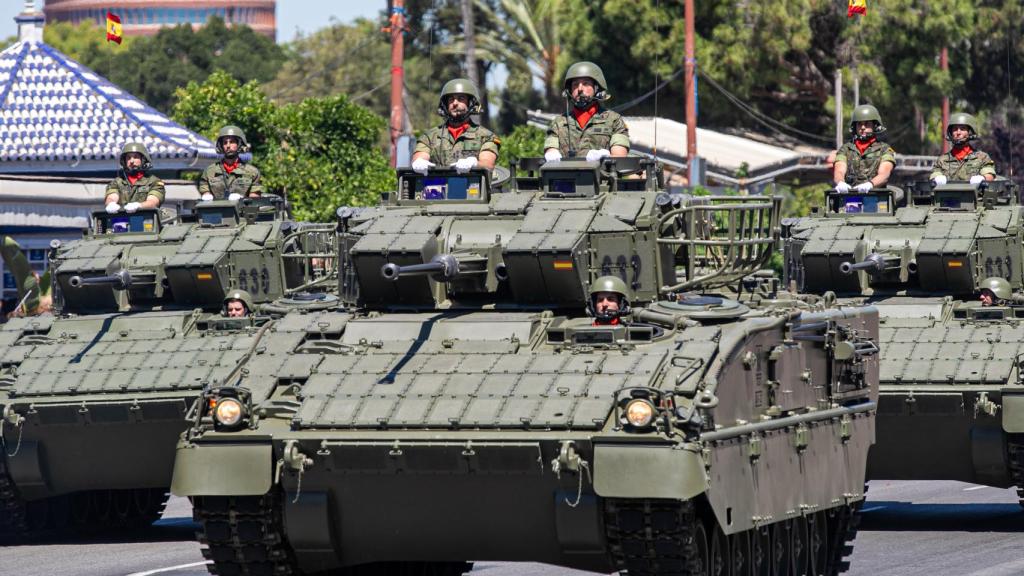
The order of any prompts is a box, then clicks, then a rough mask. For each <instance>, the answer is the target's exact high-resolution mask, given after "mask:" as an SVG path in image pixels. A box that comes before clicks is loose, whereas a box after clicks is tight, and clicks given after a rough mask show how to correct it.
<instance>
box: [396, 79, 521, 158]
mask: <svg viewBox="0 0 1024 576" xmlns="http://www.w3.org/2000/svg"><path fill="white" fill-rule="evenodd" d="M437 113H438V115H440V116H442V117H443V118H444V124H441V125H440V126H438V127H436V128H432V129H430V130H428V131H426V132H424V133H423V134H422V135H421V136H420V137H419V139H417V140H416V151H415V152H413V155H412V169H413V170H415V171H416V172H419V173H420V174H426V173H427V170H429V169H430V167H431V166H437V165H441V166H454V167H455V170H456V171H458V172H459V173H460V174H465V173H466V172H469V171H470V170H472V169H473V168H476V167H480V168H486V169H488V170H492V169H493V168H494V163H495V162H497V160H498V150H499V149H500V147H501V140H500V139H498V137H497V136H495V135H494V133H493V132H491V131H490V130H488V129H487V128H484V127H483V126H479V125H477V124H476V123H475V122H473V118H472V115H473V114H479V113H480V92H479V90H477V87H476V85H475V84H473V83H472V82H470V81H469V80H466V79H465V78H456V79H454V80H450V81H448V83H446V84H445V85H444V87H443V88H441V97H440V98H439V99H438V103H437Z"/></svg>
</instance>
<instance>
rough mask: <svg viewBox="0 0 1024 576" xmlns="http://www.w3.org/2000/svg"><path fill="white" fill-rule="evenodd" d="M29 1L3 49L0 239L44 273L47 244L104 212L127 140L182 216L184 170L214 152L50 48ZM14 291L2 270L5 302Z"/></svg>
mask: <svg viewBox="0 0 1024 576" xmlns="http://www.w3.org/2000/svg"><path fill="white" fill-rule="evenodd" d="M26 4H27V5H26V9H25V11H24V12H22V13H21V14H19V15H18V16H17V18H15V20H16V21H17V23H18V36H19V40H18V42H16V43H15V44H13V45H12V46H10V47H8V48H7V49H6V50H4V51H3V52H0V235H9V236H11V237H13V238H14V239H15V240H17V241H18V243H19V244H21V247H22V248H23V249H24V250H25V252H26V255H27V256H28V259H29V262H30V264H31V265H32V267H33V268H34V269H36V270H37V271H40V272H42V271H43V270H45V268H46V266H47V255H48V248H49V246H50V241H51V240H55V239H56V240H60V241H62V242H67V241H70V240H74V239H76V238H81V236H82V230H83V229H85V228H87V227H88V226H89V222H90V216H91V213H92V211H94V210H98V209H102V207H103V198H104V192H105V190H106V183H107V182H109V181H110V179H111V178H112V177H114V175H115V174H116V173H117V169H118V168H117V164H118V159H119V157H120V152H121V147H122V146H123V145H124V144H125V143H127V142H142V143H144V144H145V145H146V148H147V149H148V150H149V152H150V154H151V156H152V157H153V169H154V172H155V173H157V174H158V175H160V176H161V177H163V178H164V180H165V182H166V188H167V197H166V198H165V200H164V206H168V207H172V208H175V209H178V210H179V211H180V210H182V209H184V208H186V207H188V206H189V205H191V203H193V202H194V201H195V200H197V199H198V197H199V194H198V191H197V190H196V186H195V184H194V183H192V182H186V181H185V180H182V179H181V175H182V173H185V172H195V171H200V170H203V169H204V168H206V166H208V165H210V164H211V163H213V162H214V161H216V159H217V158H218V155H217V151H216V150H215V149H214V145H213V143H212V142H210V141H209V140H208V139H206V138H204V137H202V136H200V135H199V134H196V133H194V132H192V131H190V130H188V129H187V128H185V127H183V126H181V125H179V124H176V123H175V122H173V121H171V120H170V119H168V118H167V117H166V116H164V115H163V114H161V113H160V112H159V111H157V110H155V109H153V108H151V107H150V106H148V105H146V103H144V102H142V101H140V100H139V99H137V98H135V97H134V96H132V95H131V94H128V93H127V92H125V91H124V90H122V89H121V88H118V87H117V86H115V85H114V84H112V83H111V82H110V81H109V80H107V79H106V78H103V77H102V76H100V75H98V74H96V73H95V72H93V71H92V70H89V69H88V68H85V67H84V66H82V65H81V64H79V63H78V62H75V61H74V60H72V59H70V58H68V57H67V56H65V55H64V54H62V53H60V52H59V51H57V50H55V49H54V48H53V47H52V46H48V45H47V44H45V43H44V42H43V23H44V16H43V13H42V12H39V11H38V10H36V9H35V8H34V7H33V6H32V2H31V1H29V2H27V3H26ZM13 293H15V290H14V281H13V279H12V278H11V277H10V275H9V274H7V273H4V274H3V284H2V287H0V297H2V298H4V299H10V296H11V295H12V294H13Z"/></svg>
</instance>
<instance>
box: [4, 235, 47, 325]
mask: <svg viewBox="0 0 1024 576" xmlns="http://www.w3.org/2000/svg"><path fill="white" fill-rule="evenodd" d="M0 256H2V257H3V260H4V266H5V267H6V268H7V269H8V270H9V271H10V273H11V276H12V277H13V278H14V283H15V285H16V286H17V288H18V305H17V306H16V307H15V308H14V309H13V310H11V311H10V313H9V314H8V317H14V316H35V315H37V314H42V313H44V312H49V311H50V309H51V308H52V307H53V297H52V295H51V294H50V290H49V285H50V284H49V281H48V280H49V273H47V274H44V275H43V278H42V279H40V278H39V276H38V275H37V274H36V273H35V271H33V270H32V267H31V266H30V265H29V263H28V258H25V253H24V252H22V251H21V246H19V245H18V243H17V242H16V241H15V240H14V239H13V238H11V237H10V236H4V237H3V244H2V246H0Z"/></svg>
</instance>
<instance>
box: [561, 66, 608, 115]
mask: <svg viewBox="0 0 1024 576" xmlns="http://www.w3.org/2000/svg"><path fill="white" fill-rule="evenodd" d="M577 78H590V79H591V80H593V81H594V83H595V84H597V90H596V91H595V94H594V99H595V100H597V101H598V102H603V101H605V100H607V99H609V98H611V94H609V93H608V83H607V82H605V80H604V72H602V71H601V67H600V66H598V65H597V64H594V63H593V62H587V61H582V62H577V63H575V64H573V65H572V66H569V69H568V70H566V71H565V80H563V81H562V95H563V96H565V97H566V98H569V97H570V93H569V91H570V89H571V84H572V81H573V80H575V79H577ZM588 104H589V103H588Z"/></svg>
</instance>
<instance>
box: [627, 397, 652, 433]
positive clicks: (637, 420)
mask: <svg viewBox="0 0 1024 576" xmlns="http://www.w3.org/2000/svg"><path fill="white" fill-rule="evenodd" d="M655 413H656V410H655V409H654V404H652V403H651V401H650V400H648V399H646V398H634V399H633V400H630V401H629V402H628V403H627V404H626V422H629V424H630V425H631V426H635V427H637V428H646V427H647V426H650V425H651V422H654V415H655Z"/></svg>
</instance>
